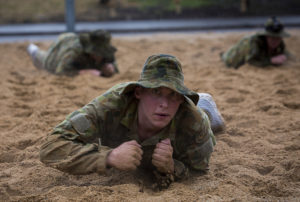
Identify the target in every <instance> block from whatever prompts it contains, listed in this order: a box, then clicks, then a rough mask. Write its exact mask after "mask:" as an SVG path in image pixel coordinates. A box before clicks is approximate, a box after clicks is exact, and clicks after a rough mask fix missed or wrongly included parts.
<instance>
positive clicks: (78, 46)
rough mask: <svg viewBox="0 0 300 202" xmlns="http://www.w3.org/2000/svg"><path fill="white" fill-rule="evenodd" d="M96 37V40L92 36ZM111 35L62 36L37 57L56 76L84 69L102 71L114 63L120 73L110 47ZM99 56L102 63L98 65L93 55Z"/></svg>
mask: <svg viewBox="0 0 300 202" xmlns="http://www.w3.org/2000/svg"><path fill="white" fill-rule="evenodd" d="M93 34H94V35H96V36H95V37H94V38H92V37H91V35H93ZM110 37H111V36H110V34H109V33H108V32H104V31H101V30H100V31H99V30H97V31H94V32H91V33H83V34H79V35H76V34H74V33H65V34H61V35H60V36H59V38H58V39H57V41H56V42H55V43H54V44H52V45H51V47H50V48H49V49H48V51H47V52H43V51H39V52H38V53H37V54H36V57H38V59H39V60H40V61H41V63H42V64H43V68H45V69H46V70H48V71H49V72H51V73H54V74H76V73H77V72H78V71H79V70H82V69H97V70H100V71H101V68H102V66H103V65H104V64H105V63H113V64H114V66H115V69H116V72H118V69H117V64H116V62H115V57H114V52H115V51H116V49H115V48H114V47H113V46H111V45H110ZM92 54H95V55H99V56H101V57H102V61H101V62H100V63H99V62H98V63H97V62H96V61H95V60H94V59H93V58H92V57H91V55H92Z"/></svg>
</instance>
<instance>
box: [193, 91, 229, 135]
mask: <svg viewBox="0 0 300 202" xmlns="http://www.w3.org/2000/svg"><path fill="white" fill-rule="evenodd" d="M198 95H199V101H198V103H197V107H199V108H201V109H202V110H204V112H205V113H206V114H207V115H208V118H209V120H210V125H211V129H212V131H213V132H214V134H216V133H220V132H223V131H224V130H225V123H224V119H223V117H222V115H221V114H220V112H219V110H218V108H217V105H216V103H215V101H214V100H213V98H212V96H211V95H210V94H208V93H198Z"/></svg>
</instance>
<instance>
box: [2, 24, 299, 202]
mask: <svg viewBox="0 0 300 202" xmlns="http://www.w3.org/2000/svg"><path fill="white" fill-rule="evenodd" d="M290 33H291V34H292V37H290V38H288V39H287V40H286V43H287V47H288V48H289V50H290V52H291V53H292V54H293V55H294V58H293V59H292V60H290V61H289V62H288V63H287V64H285V65H284V66H281V67H268V68H263V69H262V68H257V67H253V66H250V65H244V66H243V67H241V68H240V69H238V70H234V69H228V68H225V66H224V65H223V64H222V62H221V61H220V58H219V53H220V52H222V51H225V50H226V49H227V48H228V47H229V46H231V45H232V44H233V43H235V42H237V41H238V40H239V39H240V38H241V37H242V36H243V35H244V34H248V33H225V34H224V33H198V34H195V33H194V34H157V35H146V36H136V37H118V38H114V39H113V44H114V45H115V46H116V47H117V48H118V51H117V55H116V57H117V61H118V64H119V68H120V71H121V73H120V74H119V75H116V76H114V77H112V78H99V77H94V76H89V75H83V76H77V77H74V78H70V77H59V76H55V75H51V74H48V73H47V72H44V71H42V70H37V69H36V68H35V67H34V66H33V65H32V64H31V61H30V60H29V57H28V55H27V53H26V51H25V50H26V46H27V45H28V43H26V42H24V43H16V44H0V61H1V64H0V69H1V80H0V87H1V93H0V104H1V105H0V106H1V116H0V130H1V132H0V140H1V144H0V201H299V200H300V59H298V58H296V56H298V57H299V55H300V31H299V30H290ZM49 44H50V42H43V43H39V45H40V46H41V47H44V48H46V47H48V46H49ZM156 53H167V54H172V55H175V56H177V57H178V58H179V59H180V61H181V62H182V64H183V71H184V73H185V83H186V85H187V86H188V87H189V88H191V89H193V90H195V91H198V92H208V93H211V94H212V95H213V96H214V98H215V100H216V102H217V105H218V106H219V109H220V111H221V113H222V114H223V116H224V118H225V120H226V124H227V130H226V132H225V133H223V134H219V135H218V136H217V137H216V138H217V145H216V147H215V151H214V153H213V155H212V159H211V163H210V172H209V173H208V174H206V175H199V174H197V173H192V174H191V177H190V179H189V180H186V181H182V182H176V183H173V184H172V185H171V186H170V188H169V189H168V190H164V191H160V192H154V191H153V190H152V189H151V185H150V184H149V183H148V181H149V179H148V178H147V176H145V175H144V174H143V173H140V172H119V171H116V170H112V171H111V172H110V173H108V174H107V175H105V176H100V175H98V174H91V175H86V176H73V175H69V174H66V173H63V172H60V171H58V170H55V169H53V168H50V167H46V166H44V165H43V164H42V163H41V162H40V161H39V148H40V146H41V144H42V143H43V141H44V137H45V136H46V135H47V134H49V133H50V131H51V129H52V128H53V127H54V126H55V125H57V124H58V123H60V122H61V121H62V120H63V119H64V118H65V116H66V115H67V114H68V113H70V112H72V111H74V110H75V109H77V108H80V107H82V106H83V105H84V104H86V103H88V102H89V101H90V100H91V99H93V98H94V97H96V96H98V95H100V94H101V93H103V92H104V91H105V90H106V89H108V88H109V87H111V86H112V85H114V84H116V83H119V82H124V81H130V80H136V79H138V77H139V73H140V71H141V67H142V65H143V64H144V62H145V60H146V58H147V57H148V56H150V55H152V54H156ZM136 175H137V176H138V177H136Z"/></svg>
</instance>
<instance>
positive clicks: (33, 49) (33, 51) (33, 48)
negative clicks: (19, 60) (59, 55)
mask: <svg viewBox="0 0 300 202" xmlns="http://www.w3.org/2000/svg"><path fill="white" fill-rule="evenodd" d="M38 50H39V47H38V46H37V45H35V44H33V43H31V44H29V45H28V46H27V52H28V54H29V55H30V57H31V60H32V62H33V64H34V66H36V67H37V68H40V69H42V68H43V65H42V63H41V62H40V61H38V60H37V58H36V53H37V51H38Z"/></svg>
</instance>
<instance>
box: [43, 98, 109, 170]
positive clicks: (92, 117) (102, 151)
mask: <svg viewBox="0 0 300 202" xmlns="http://www.w3.org/2000/svg"><path fill="white" fill-rule="evenodd" d="M99 107H100V106H99V105H97V102H96V100H95V101H93V102H92V103H90V104H88V105H86V106H84V107H83V108H82V109H80V110H78V111H75V112H73V113H71V114H70V115H69V116H68V117H67V118H66V119H65V120H64V121H63V122H62V123H61V124H59V125H58V126H56V127H55V128H54V130H53V132H52V134H51V135H49V136H48V137H47V138H46V141H45V143H44V144H43V145H42V147H41V150H40V160H41V161H42V162H43V163H45V164H46V165H49V166H52V167H54V168H57V169H59V170H61V171H64V172H68V173H71V174H88V173H92V172H97V173H104V172H105V171H106V157H107V155H108V153H109V152H110V151H111V150H112V149H111V148H109V147H106V146H100V147H99V145H101V144H97V143H98V142H100V143H101V139H100V137H99V136H97V135H96V134H98V132H99V131H100V130H101V125H102V124H101V123H102V121H103V120H102V116H101V113H102V112H101V109H100V108H99Z"/></svg>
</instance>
